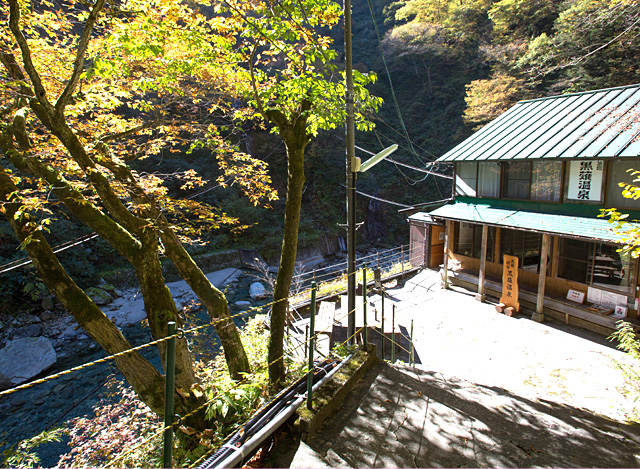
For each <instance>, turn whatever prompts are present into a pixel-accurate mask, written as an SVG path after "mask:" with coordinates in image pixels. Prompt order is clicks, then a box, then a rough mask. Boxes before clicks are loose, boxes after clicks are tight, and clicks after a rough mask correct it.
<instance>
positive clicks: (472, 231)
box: [453, 222, 496, 262]
mask: <svg viewBox="0 0 640 469" xmlns="http://www.w3.org/2000/svg"><path fill="white" fill-rule="evenodd" d="M454 231H455V233H454V237H455V243H454V246H453V252H454V253H456V254H460V255H462V256H467V257H474V258H476V259H480V254H481V252H482V225H478V224H475V223H465V222H460V223H456V224H455V227H454ZM495 240H496V229H495V228H493V227H489V233H488V237H487V262H491V260H492V259H493V246H494V244H495Z"/></svg>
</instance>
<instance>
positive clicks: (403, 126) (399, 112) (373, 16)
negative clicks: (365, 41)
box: [367, 0, 424, 164]
mask: <svg viewBox="0 0 640 469" xmlns="http://www.w3.org/2000/svg"><path fill="white" fill-rule="evenodd" d="M367 3H368V4H369V11H370V12H371V20H372V21H373V27H374V29H375V31H376V36H377V37H378V45H379V46H380V56H381V57H382V64H383V65H384V69H385V71H386V73H387V79H388V80H389V88H390V90H391V96H392V98H393V102H394V104H395V107H396V112H397V113H398V118H399V119H400V124H401V125H402V130H404V134H405V138H406V139H407V142H409V147H410V148H411V153H412V154H413V156H414V157H415V159H416V162H418V163H419V164H424V161H422V159H421V158H420V157H419V156H418V153H417V152H416V150H415V148H413V142H412V141H411V138H410V137H409V132H408V131H407V127H406V125H405V124H404V118H403V117H402V112H401V111H400V105H399V104H398V98H397V97H396V92H395V89H394V87H393V81H392V80H391V73H390V72H389V67H387V59H386V58H385V56H384V51H383V50H382V38H381V37H380V30H379V29H378V23H377V21H376V16H375V13H374V12H373V5H371V0H367Z"/></svg>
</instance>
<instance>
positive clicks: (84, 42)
mask: <svg viewBox="0 0 640 469" xmlns="http://www.w3.org/2000/svg"><path fill="white" fill-rule="evenodd" d="M104 3H105V0H97V1H96V3H95V5H94V6H93V8H92V9H91V13H90V14H89V18H87V22H86V23H85V24H84V29H83V31H82V36H80V41H79V42H78V50H77V51H76V58H75V60H74V62H73V73H72V74H71V78H70V79H69V82H68V83H67V86H66V87H65V89H64V91H63V92H62V94H61V95H60V97H59V98H58V102H57V103H56V112H57V113H58V114H62V113H63V112H64V108H65V106H66V105H67V103H68V102H69V98H71V95H72V94H73V92H74V91H75V89H76V86H78V82H79V81H80V75H81V74H82V70H83V68H84V55H85V54H86V52H87V47H88V46H89V40H90V39H91V32H92V31H93V27H94V25H95V24H96V21H97V20H98V15H99V14H100V10H102V8H103V7H104Z"/></svg>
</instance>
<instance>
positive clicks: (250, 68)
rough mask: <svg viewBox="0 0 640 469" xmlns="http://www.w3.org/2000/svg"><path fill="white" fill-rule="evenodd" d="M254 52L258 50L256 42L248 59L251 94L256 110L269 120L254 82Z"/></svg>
mask: <svg viewBox="0 0 640 469" xmlns="http://www.w3.org/2000/svg"><path fill="white" fill-rule="evenodd" d="M256 52H258V43H257V42H256V43H255V45H254V46H253V50H252V51H251V58H250V59H249V73H250V75H251V88H252V89H253V96H254V98H255V99H256V105H257V106H258V112H259V113H260V114H261V115H262V117H264V118H265V119H266V120H269V117H268V116H267V113H266V112H265V111H264V107H263V106H262V100H261V99H260V94H259V93H258V85H257V84H256V74H255V69H254V67H253V61H254V60H255V58H256Z"/></svg>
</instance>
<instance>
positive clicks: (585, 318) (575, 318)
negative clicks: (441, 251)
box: [449, 270, 640, 336]
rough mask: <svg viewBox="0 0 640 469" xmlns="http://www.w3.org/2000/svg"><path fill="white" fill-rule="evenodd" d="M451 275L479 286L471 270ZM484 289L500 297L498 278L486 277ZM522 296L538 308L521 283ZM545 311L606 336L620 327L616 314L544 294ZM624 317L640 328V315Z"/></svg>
mask: <svg viewBox="0 0 640 469" xmlns="http://www.w3.org/2000/svg"><path fill="white" fill-rule="evenodd" d="M449 279H450V281H451V282H452V283H454V284H457V285H460V286H462V287H465V288H468V289H470V290H477V288H478V277H477V275H474V274H473V273H471V272H465V271H462V270H459V271H455V272H451V271H450V272H449ZM485 290H486V292H487V294H489V295H492V296H495V297H497V298H500V295H501V294H502V284H501V283H500V282H498V281H494V280H489V279H485ZM519 300H520V303H521V304H522V306H524V307H527V308H528V309H532V310H535V308H536V300H537V293H536V292H534V291H528V290H526V289H523V288H522V287H520V291H519ZM544 314H545V315H548V316H550V317H552V318H554V319H557V320H560V321H563V322H564V323H565V324H573V325H575V326H578V327H582V328H584V329H589V330H592V331H594V332H597V333H599V334H602V335H605V336H609V335H611V333H613V332H614V331H615V330H616V329H617V327H616V323H617V322H618V321H619V319H616V318H614V317H611V316H607V315H604V314H600V313H597V312H593V311H590V310H589V309H588V307H587V306H586V305H581V304H578V303H572V302H570V301H568V300H566V299H564V298H557V297H556V298H552V297H549V296H545V298H544ZM624 320H625V321H627V322H629V323H630V324H631V326H632V327H633V329H634V330H635V331H636V332H640V322H639V321H638V320H637V319H633V318H625V319H624Z"/></svg>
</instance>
